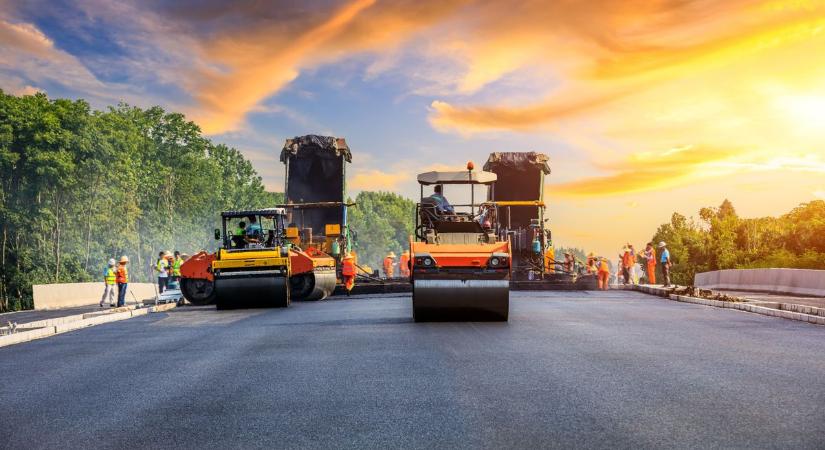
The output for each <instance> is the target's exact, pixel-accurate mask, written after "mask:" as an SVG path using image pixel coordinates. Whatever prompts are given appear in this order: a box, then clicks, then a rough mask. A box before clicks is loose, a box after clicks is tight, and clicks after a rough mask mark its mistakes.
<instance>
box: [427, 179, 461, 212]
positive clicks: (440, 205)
mask: <svg viewBox="0 0 825 450" xmlns="http://www.w3.org/2000/svg"><path fill="white" fill-rule="evenodd" d="M428 198H429V199H430V200H432V202H433V203H435V210H436V212H438V213H440V214H455V209H454V208H453V206H452V205H450V202H448V201H447V197H444V186H442V185H440V184H436V185H435V187H434V188H433V195H431V196H429V197H428Z"/></svg>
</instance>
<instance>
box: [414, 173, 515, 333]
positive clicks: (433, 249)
mask: <svg viewBox="0 0 825 450" xmlns="http://www.w3.org/2000/svg"><path fill="white" fill-rule="evenodd" d="M473 169H474V167H473V164H472V162H470V163H468V164H467V170H466V171H455V172H426V173H422V174H419V175H418V183H419V184H420V186H421V201H420V202H419V203H418V204H417V206H416V218H415V219H416V223H415V236H414V237H411V238H410V269H411V274H410V280H411V282H412V285H413V298H412V302H413V318H414V320H415V321H416V322H428V321H506V320H507V318H508V315H509V310H510V265H511V261H512V255H511V250H510V242H509V241H508V240H506V239H502V238H501V237H499V234H498V230H497V229H496V224H497V222H498V221H497V220H496V214H497V207H496V205H495V203H490V202H483V203H481V204H476V203H475V188H476V186H477V185H481V186H483V187H484V188H485V192H484V196H485V197H487V192H486V189H493V187H492V185H493V183H495V181H496V178H497V177H496V174H494V173H492V172H485V171H474V170H473ZM461 185H463V186H469V203H465V204H456V205H451V204H450V203H449V202H448V201H447V200H446V197H445V195H446V193H445V192H444V186H461ZM429 186H433V194H432V195H430V196H428V197H425V196H424V188H425V187H429ZM466 194H467V193H464V195H463V196H464V197H465V198H466ZM451 195H452V192H451Z"/></svg>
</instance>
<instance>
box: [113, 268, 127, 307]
mask: <svg viewBox="0 0 825 450" xmlns="http://www.w3.org/2000/svg"><path fill="white" fill-rule="evenodd" d="M126 264H129V257H128V256H126V255H123V256H121V257H120V262H119V264H118V266H117V271H115V282H116V283H117V306H124V305H126V291H127V289H128V287H129V269H127V268H126Z"/></svg>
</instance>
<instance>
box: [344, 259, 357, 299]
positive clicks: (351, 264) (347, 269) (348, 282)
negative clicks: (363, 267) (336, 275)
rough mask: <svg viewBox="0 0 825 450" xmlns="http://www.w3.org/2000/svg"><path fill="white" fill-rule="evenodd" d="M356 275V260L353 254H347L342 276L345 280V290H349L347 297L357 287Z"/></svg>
mask: <svg viewBox="0 0 825 450" xmlns="http://www.w3.org/2000/svg"><path fill="white" fill-rule="evenodd" d="M355 274H356V272H355V258H353V257H352V253H349V252H347V254H346V255H344V259H343V261H342V263H341V276H342V277H343V278H344V288H346V290H347V296H349V295H350V291H352V288H353V287H355Z"/></svg>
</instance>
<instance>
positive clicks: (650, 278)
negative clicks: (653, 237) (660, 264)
mask: <svg viewBox="0 0 825 450" xmlns="http://www.w3.org/2000/svg"><path fill="white" fill-rule="evenodd" d="M645 259H646V260H647V284H656V249H654V248H653V242H648V243H647V247H645Z"/></svg>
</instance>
